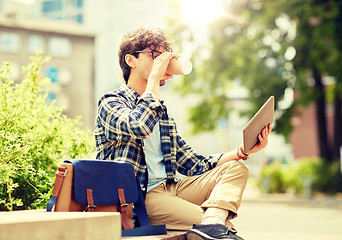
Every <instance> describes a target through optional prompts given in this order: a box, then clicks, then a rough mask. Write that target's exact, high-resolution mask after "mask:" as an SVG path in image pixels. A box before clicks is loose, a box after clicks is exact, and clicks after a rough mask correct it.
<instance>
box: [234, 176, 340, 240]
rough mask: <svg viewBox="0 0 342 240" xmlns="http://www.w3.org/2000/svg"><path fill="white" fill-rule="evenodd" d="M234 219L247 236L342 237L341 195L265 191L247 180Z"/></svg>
mask: <svg viewBox="0 0 342 240" xmlns="http://www.w3.org/2000/svg"><path fill="white" fill-rule="evenodd" d="M232 223H233V224H234V225H235V228H236V229H237V230H238V235H239V236H241V237H243V238H244V239H245V240H342V228H341V226H342V196H341V195H337V196H335V197H329V196H324V195H316V196H315V197H313V198H300V197H298V196H294V195H293V194H268V195H263V194H260V192H259V191H258V190H257V189H256V187H254V184H253V182H248V184H247V187H246V190H245V193H244V196H243V199H242V203H241V206H240V209H239V212H238V217H237V218H236V219H234V220H232Z"/></svg>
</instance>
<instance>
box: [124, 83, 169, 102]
mask: <svg viewBox="0 0 342 240" xmlns="http://www.w3.org/2000/svg"><path fill="white" fill-rule="evenodd" d="M119 90H120V91H121V92H123V93H124V94H125V96H127V98H128V100H130V101H132V102H136V101H138V99H139V98H140V95H139V93H137V92H136V91H134V90H133V89H132V88H130V87H129V86H127V85H126V84H125V83H122V84H121V86H120V87H119ZM160 103H161V104H162V105H164V100H160Z"/></svg>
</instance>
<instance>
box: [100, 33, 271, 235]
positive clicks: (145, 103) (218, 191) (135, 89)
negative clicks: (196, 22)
mask: <svg viewBox="0 0 342 240" xmlns="http://www.w3.org/2000/svg"><path fill="white" fill-rule="evenodd" d="M178 57H179V56H178V55H177V54H175V53H172V52H171V48H170V43H169V42H168V40H167V39H166V37H165V35H164V33H163V32H162V31H160V30H147V29H137V30H136V31H133V32H131V33H129V34H126V35H125V36H124V38H123V41H122V42H121V45H120V50H119V61H120V66H121V68H122V71H123V77H124V80H125V83H123V84H122V85H121V86H120V87H119V88H118V89H116V90H114V91H111V92H109V93H107V94H105V95H104V96H103V97H101V99H100V100H99V104H98V113H97V118H96V129H95V138H96V150H97V159H102V160H103V159H106V160H115V161H123V162H129V163H131V164H132V165H133V166H134V170H135V174H136V177H137V179H138V181H139V182H140V184H141V186H142V189H143V190H144V191H145V192H146V199H145V204H146V209H147V213H148V215H149V219H150V222H151V224H166V226H167V228H168V229H182V230H188V229H190V228H191V229H190V230H189V231H188V232H187V238H188V239H190V240H191V239H242V238H240V237H239V236H237V235H236V230H235V229H234V228H233V227H232V224H231V223H230V221H229V220H231V219H233V218H235V217H236V216H237V210H238V208H239V206H240V202H241V198H242V193H243V191H244V188H245V185H246V182H247V178H248V170H247V168H246V166H245V165H244V164H243V163H241V162H239V161H238V160H240V159H244V160H246V159H247V157H248V156H249V155H250V154H251V153H254V152H257V151H259V150H260V149H262V148H264V147H265V146H266V144H267V138H268V135H269V134H270V132H271V127H270V126H268V127H266V128H265V129H263V130H262V132H261V133H260V134H259V136H258V138H259V140H260V142H259V143H258V144H256V145H255V146H254V147H253V148H252V150H251V151H250V152H248V153H244V152H243V149H242V147H238V148H236V149H234V150H232V151H230V152H227V153H224V154H219V155H213V156H208V157H205V156H202V155H200V154H197V153H196V152H195V151H194V150H193V149H192V148H190V147H189V146H188V145H187V144H186V143H185V141H184V140H183V139H182V138H181V137H180V136H179V135H178V133H177V131H176V125H175V122H174V120H173V119H172V118H171V117H170V116H169V115H168V114H167V109H166V107H165V105H164V104H163V102H162V101H159V95H160V92H159V89H160V86H163V85H164V84H165V81H167V80H168V79H170V78H172V75H169V74H166V73H165V72H166V69H167V66H168V64H169V62H170V61H171V60H172V59H174V58H178ZM203 87H205V86H203ZM176 171H178V172H179V173H181V174H183V175H187V176H189V177H188V178H185V179H182V180H178V181H177V179H176V177H175V175H176ZM194 224H195V225H194ZM193 225H194V226H193ZM192 226H193V228H192Z"/></svg>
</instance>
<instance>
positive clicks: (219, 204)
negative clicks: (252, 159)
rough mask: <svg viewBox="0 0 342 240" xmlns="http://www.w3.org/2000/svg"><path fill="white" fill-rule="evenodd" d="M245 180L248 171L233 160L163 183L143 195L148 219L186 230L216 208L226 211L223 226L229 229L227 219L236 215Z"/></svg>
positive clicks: (153, 223)
mask: <svg viewBox="0 0 342 240" xmlns="http://www.w3.org/2000/svg"><path fill="white" fill-rule="evenodd" d="M247 179H248V168H247V167H246V166H245V165H244V164H243V163H240V162H239V161H235V160H234V161H229V162H227V163H224V164H222V165H220V166H218V167H215V168H214V169H212V170H210V171H208V172H206V173H203V174H201V175H197V176H192V177H188V178H186V179H183V180H180V181H178V182H176V183H172V184H166V182H164V183H163V184H161V185H159V186H158V187H156V188H154V189H152V190H150V191H149V192H148V193H147V194H146V199H145V205H146V210H147V214H148V217H149V220H150V222H151V224H152V225H155V224H166V227H167V229H173V230H187V229H190V228H192V225H193V224H199V223H200V222H201V221H202V217H203V213H204V211H205V209H207V208H209V207H216V208H221V209H226V210H228V211H229V216H228V219H227V221H226V225H227V226H232V224H231V223H230V221H229V220H230V219H233V218H235V217H236V216H237V210H238V208H239V206H240V203H241V198H242V194H243V191H244V189H245V187H246V183H247Z"/></svg>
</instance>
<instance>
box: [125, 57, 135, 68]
mask: <svg viewBox="0 0 342 240" xmlns="http://www.w3.org/2000/svg"><path fill="white" fill-rule="evenodd" d="M135 60H136V57H134V56H133V55H131V54H126V56H125V61H126V63H127V65H128V66H130V67H131V68H135Z"/></svg>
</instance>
